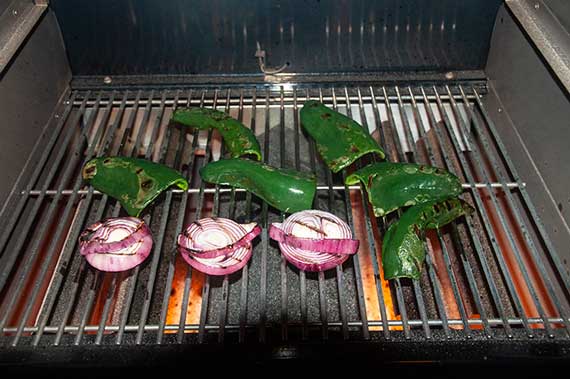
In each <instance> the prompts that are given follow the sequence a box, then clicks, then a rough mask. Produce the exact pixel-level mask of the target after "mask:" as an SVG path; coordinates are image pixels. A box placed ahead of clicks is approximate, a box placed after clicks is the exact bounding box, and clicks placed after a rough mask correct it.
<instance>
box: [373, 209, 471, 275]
mask: <svg viewBox="0 0 570 379" xmlns="http://www.w3.org/2000/svg"><path fill="white" fill-rule="evenodd" d="M472 211H473V208H472V207H471V206H470V205H469V204H467V203H466V202H465V201H463V200H460V199H449V200H444V201H441V202H433V201H431V202H427V203H423V204H420V205H416V206H413V207H411V208H409V209H408V210H406V211H405V212H404V213H403V214H402V216H401V217H400V219H399V220H398V221H397V222H395V223H394V224H392V225H391V226H390V227H389V228H388V230H387V231H386V234H385V235H384V241H383V243H382V266H383V268H384V278H386V279H394V278H412V279H419V277H420V274H421V267H422V265H423V262H424V259H425V249H424V244H423V238H424V232H425V230H427V229H438V228H440V227H442V226H444V225H446V224H448V223H450V222H451V221H453V220H455V219H456V218H458V217H460V216H462V215H465V214H469V213H471V212H472Z"/></svg>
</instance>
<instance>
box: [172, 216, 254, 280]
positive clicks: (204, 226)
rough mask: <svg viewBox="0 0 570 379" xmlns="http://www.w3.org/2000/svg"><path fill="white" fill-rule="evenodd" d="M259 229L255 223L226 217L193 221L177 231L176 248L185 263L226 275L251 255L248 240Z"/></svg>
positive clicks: (202, 269) (244, 262)
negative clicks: (179, 232)
mask: <svg viewBox="0 0 570 379" xmlns="http://www.w3.org/2000/svg"><path fill="white" fill-rule="evenodd" d="M260 232H261V228H260V227H259V226H257V224H256V223H250V224H238V223H237V222H235V221H233V220H230V219H227V218H220V217H217V218H212V217H210V218H203V219H200V220H198V221H194V222H193V223H191V224H190V225H188V227H187V228H186V230H184V232H182V233H181V234H179V235H178V251H179V252H180V253H181V254H182V257H183V258H184V260H185V261H186V262H188V264H189V265H190V266H192V267H194V268H195V269H197V270H198V271H202V272H204V273H206V274H208V275H228V274H231V273H233V272H236V271H238V270H240V269H241V268H242V267H243V266H245V265H246V264H247V262H248V261H249V259H250V258H251V252H252V245H251V241H252V240H253V239H254V238H255V237H256V236H257V235H258V234H259V233H260Z"/></svg>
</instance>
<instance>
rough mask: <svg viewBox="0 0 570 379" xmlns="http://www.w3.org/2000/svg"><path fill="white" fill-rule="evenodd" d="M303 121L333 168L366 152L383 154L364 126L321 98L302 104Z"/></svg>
mask: <svg viewBox="0 0 570 379" xmlns="http://www.w3.org/2000/svg"><path fill="white" fill-rule="evenodd" d="M301 124H302V125H303V128H304V129H305V130H306V131H307V133H309V135H310V136H311V137H312V138H313V139H314V140H315V142H316V145H317V150H318V151H319V154H320V155H321V157H322V158H323V160H324V161H325V163H326V164H327V166H329V168H330V169H331V170H332V171H333V172H339V171H340V170H342V169H343V168H345V167H347V166H349V165H350V164H352V162H354V161H355V160H357V159H358V158H360V157H361V156H363V155H365V154H369V153H376V154H378V155H379V156H380V158H384V151H383V150H382V149H381V148H380V147H379V146H378V144H377V143H376V141H374V139H373V138H372V137H371V136H370V134H368V133H367V131H365V130H364V129H363V128H362V126H360V125H359V124H358V123H357V122H356V121H354V120H353V119H351V118H350V117H347V116H345V115H343V114H341V113H338V112H335V111H333V110H332V109H330V108H327V107H326V106H325V105H324V104H322V103H320V102H318V101H307V102H306V103H305V104H304V105H303V109H301Z"/></svg>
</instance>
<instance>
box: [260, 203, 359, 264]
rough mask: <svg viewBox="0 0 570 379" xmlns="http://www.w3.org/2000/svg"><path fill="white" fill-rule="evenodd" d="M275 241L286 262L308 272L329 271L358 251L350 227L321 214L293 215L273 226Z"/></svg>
mask: <svg viewBox="0 0 570 379" xmlns="http://www.w3.org/2000/svg"><path fill="white" fill-rule="evenodd" d="M269 235H270V237H271V238H272V239H274V240H276V241H277V242H279V248H280V249H281V253H283V255H284V256H285V258H286V259H287V260H288V261H289V262H291V264H293V265H294V266H296V267H297V268H299V269H300V270H304V271H325V270H328V269H330V268H333V267H336V266H338V265H339V264H342V263H343V262H344V261H346V260H347V259H348V257H349V256H350V255H352V254H355V253H356V252H357V251H358V245H359V241H358V240H354V239H352V232H351V231H350V228H349V226H348V225H347V224H346V222H344V221H343V220H341V219H340V218H338V217H337V216H335V215H333V214H331V213H328V212H324V211H318V210H308V211H302V212H297V213H294V214H292V215H291V216H289V217H287V218H286V219H285V221H283V223H282V224H281V223H273V224H272V225H271V227H270V229H269Z"/></svg>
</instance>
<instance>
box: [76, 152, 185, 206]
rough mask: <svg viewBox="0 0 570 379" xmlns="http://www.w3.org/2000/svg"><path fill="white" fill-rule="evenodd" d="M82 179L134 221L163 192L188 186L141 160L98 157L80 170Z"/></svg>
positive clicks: (166, 170)
mask: <svg viewBox="0 0 570 379" xmlns="http://www.w3.org/2000/svg"><path fill="white" fill-rule="evenodd" d="M83 179H85V180H87V181H89V183H91V185H92V186H93V187H94V188H95V189H97V190H99V191H101V192H103V193H105V194H107V195H109V196H111V197H112V198H115V199H117V200H119V202H120V203H121V205H122V206H123V208H125V209H126V210H127V213H128V214H129V215H130V216H135V217H138V216H139V214H140V213H141V212H142V210H143V209H144V208H145V207H146V206H147V205H149V204H150V203H151V202H152V201H153V200H154V199H155V198H156V197H157V196H158V195H160V193H161V192H162V191H164V190H165V189H166V188H168V187H170V186H172V185H176V186H178V187H179V188H181V189H183V190H187V189H188V182H187V181H186V179H184V177H182V176H181V175H180V174H179V173H178V172H177V171H175V170H173V169H171V168H170V167H166V166H164V165H161V164H158V163H153V162H150V161H147V160H145V159H137V158H126V157H100V158H95V159H92V160H90V161H89V162H87V163H86V164H85V166H84V167H83Z"/></svg>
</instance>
